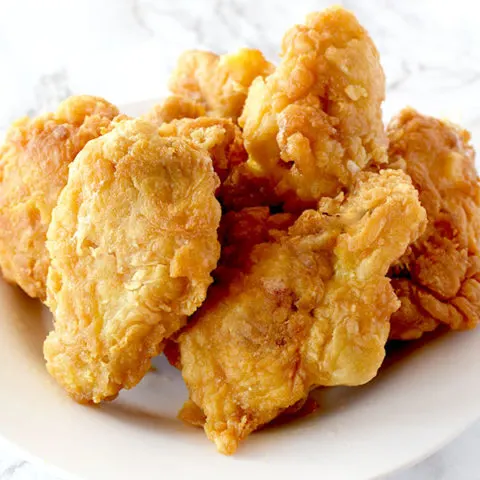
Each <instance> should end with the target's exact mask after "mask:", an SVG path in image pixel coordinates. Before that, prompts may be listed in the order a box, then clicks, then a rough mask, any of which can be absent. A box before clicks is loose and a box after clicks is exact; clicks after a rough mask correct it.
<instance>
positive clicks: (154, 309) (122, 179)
mask: <svg viewBox="0 0 480 480" xmlns="http://www.w3.org/2000/svg"><path fill="white" fill-rule="evenodd" d="M217 185H218V179H217V177H216V175H215V173H214V171H213V169H212V165H211V161H210V158H209V157H208V155H207V154H206V153H205V152H204V151H203V150H201V149H199V148H197V147H195V146H194V145H193V144H191V143H188V142H186V141H185V140H182V139H178V138H161V137H160V136H159V135H158V133H157V128H156V127H155V126H154V125H152V124H149V123H148V122H145V121H142V120H125V121H121V122H117V124H116V125H115V127H114V128H113V130H112V131H111V132H109V133H108V134H105V135H104V136H103V137H101V138H99V139H97V140H95V141H92V142H89V143H88V144H87V145H86V147H85V148H84V149H83V150H82V152H81V153H80V154H79V155H78V156H77V158H76V159H75V161H74V162H73V163H72V165H71V168H70V175H69V179H68V183H67V186H66V187H65V188H64V190H63V191H62V193H61V195H60V197H59V199H58V204H57V206H56V208H55V210H54V211H53V215H52V222H51V224H50V228H49V230H48V241H47V247H48V250H49V253H50V255H51V258H52V262H51V266H50V269H49V273H48V280H47V286H48V297H47V304H48V306H49V307H50V309H51V310H52V312H53V314H54V316H55V330H54V331H53V332H52V333H51V334H50V335H49V336H48V338H47V340H46V342H45V347H44V352H45V358H46V360H47V368H48V370H49V372H50V373H51V374H52V375H53V376H54V377H55V378H56V380H57V381H58V382H59V383H60V384H61V385H62V386H63V387H64V388H65V389H66V390H67V392H68V393H69V394H70V395H71V396H72V397H73V398H75V399H76V400H77V401H80V402H87V401H93V402H100V401H101V400H104V399H109V398H112V397H114V396H115V395H116V394H117V393H118V392H119V390H120V389H121V388H131V387H133V386H134V385H136V384H137V383H138V382H139V381H140V380H141V378H142V377H143V375H144V374H145V373H146V372H147V371H148V369H149V367H150V360H151V358H152V357H153V356H155V355H157V354H158V353H160V352H161V350H162V348H163V341H164V340H165V339H166V338H168V337H169V336H170V335H172V334H173V333H174V332H175V331H176V330H178V329H179V328H180V327H182V326H183V325H184V324H185V322H186V319H187V316H188V315H191V314H192V313H193V312H194V311H195V310H196V308H197V307H198V306H199V305H201V303H202V302H203V300H204V299H205V296H206V291H207V288H208V286H209V284H210V283H211V281H212V279H211V276H210V273H211V271H212V270H213V269H214V268H215V266H216V263H217V260H218V257H219V254H220V246H219V244H218V241H217V228H218V224H219V221H220V206H219V204H218V202H217V200H216V199H215V196H214V192H215V189H216V187H217Z"/></svg>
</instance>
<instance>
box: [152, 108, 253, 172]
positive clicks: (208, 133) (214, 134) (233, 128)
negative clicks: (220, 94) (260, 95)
mask: <svg viewBox="0 0 480 480" xmlns="http://www.w3.org/2000/svg"><path fill="white" fill-rule="evenodd" d="M158 132H159V134H160V135H161V136H162V137H184V138H187V139H188V140H190V141H192V142H193V143H195V144H196V145H198V146H199V147H200V148H203V149H205V150H206V151H207V152H208V153H209V155H210V156H211V158H212V162H213V168H214V170H215V172H216V173H217V175H218V176H219V177H220V180H222V181H223V180H225V179H226V178H227V176H228V175H229V173H230V172H231V171H232V170H233V169H234V168H235V167H236V166H237V165H240V164H241V163H244V162H246V161H247V152H246V151H245V148H244V146H243V139H242V132H241V131H240V128H239V127H238V126H237V125H236V124H235V123H233V122H232V120H230V119H227V118H214V117H200V118H196V119H190V118H182V119H179V120H173V121H172V122H170V123H164V124H162V125H161V126H160V128H159V130H158Z"/></svg>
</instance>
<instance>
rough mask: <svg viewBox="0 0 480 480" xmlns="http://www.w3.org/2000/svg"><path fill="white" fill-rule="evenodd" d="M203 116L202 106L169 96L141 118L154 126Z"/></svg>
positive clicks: (191, 101) (188, 99)
mask: <svg viewBox="0 0 480 480" xmlns="http://www.w3.org/2000/svg"><path fill="white" fill-rule="evenodd" d="M204 115H205V108H204V107H203V105H201V104H199V103H197V102H195V101H194V100H192V99H190V98H187V97H182V96H180V95H170V96H169V97H167V98H166V99H165V100H164V101H163V102H162V103H159V104H157V105H154V106H153V107H152V108H151V109H150V110H149V111H148V112H147V113H146V114H145V115H144V116H143V118H144V119H145V120H147V121H148V122H151V123H154V124H155V125H159V126H160V125H162V124H163V123H168V122H171V121H172V120H178V119H181V118H198V117H202V116H204Z"/></svg>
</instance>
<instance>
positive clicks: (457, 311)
mask: <svg viewBox="0 0 480 480" xmlns="http://www.w3.org/2000/svg"><path fill="white" fill-rule="evenodd" d="M388 135H389V139H390V148H389V155H390V162H391V163H392V164H393V165H397V166H399V167H401V168H403V169H404V170H405V171H406V172H407V173H408V174H409V175H410V176H411V177H412V181H413V184H414V185H415V187H416V188H417V189H418V191H419V194H420V201H421V203H422V205H423V206H424V207H425V209H426V211H427V215H428V226H427V229H426V231H425V233H424V234H423V235H422V237H420V238H419V239H418V240H417V241H416V242H415V243H414V244H413V245H412V246H411V248H410V249H409V251H408V253H407V254H406V255H405V256H404V257H402V259H400V261H399V263H398V265H396V266H395V268H393V269H392V271H391V277H392V284H393V286H394V288H395V292H396V294H397V295H398V297H399V298H400V300H401V302H402V306H401V308H400V309H399V310H398V312H396V313H395V314H394V315H393V316H392V319H391V324H392V329H391V333H390V337H391V338H393V339H403V340H411V339H415V338H419V337H420V336H422V335H423V333H425V332H430V331H432V330H435V329H436V328H437V327H438V326H440V325H444V326H448V327H449V328H451V329H453V330H462V329H470V328H474V327H475V326H477V325H478V323H479V322H480V255H479V254H480V250H479V247H480V183H479V178H478V175H477V172H476V170H475V152H474V150H473V147H472V145H471V144H470V142H469V140H470V134H469V133H468V132H467V131H466V130H463V129H462V128H460V127H458V126H456V125H453V124H451V123H448V122H444V121H440V120H437V119H435V118H432V117H428V116H425V115H421V114H420V113H418V112H416V111H415V110H413V109H411V108H407V109H405V110H403V111H402V112H400V114H399V115H398V116H397V117H396V118H395V119H394V120H392V122H391V124H390V125H389V128H388Z"/></svg>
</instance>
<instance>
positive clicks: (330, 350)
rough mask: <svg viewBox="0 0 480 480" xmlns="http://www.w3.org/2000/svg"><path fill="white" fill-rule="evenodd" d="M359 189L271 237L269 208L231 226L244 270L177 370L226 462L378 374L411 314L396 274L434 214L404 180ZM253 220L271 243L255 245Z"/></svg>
mask: <svg viewBox="0 0 480 480" xmlns="http://www.w3.org/2000/svg"><path fill="white" fill-rule="evenodd" d="M358 181H359V184H358V186H357V188H355V190H354V191H353V193H352V194H351V195H350V196H349V197H348V198H347V199H346V200H343V201H342V200H341V199H338V200H337V201H335V202H329V203H328V205H325V206H324V207H325V208H326V211H314V210H308V211H305V212H304V213H303V214H302V215H301V216H300V217H299V218H298V220H297V221H296V222H295V223H294V224H293V226H291V227H290V228H289V229H288V232H286V231H285V230H284V227H285V223H286V222H287V225H288V222H290V221H291V218H289V217H288V216H287V217H282V218H281V219H280V221H278V222H277V221H274V222H273V224H274V225H277V224H278V225H279V226H280V228H275V227H274V226H273V227H270V226H268V225H269V223H271V222H269V220H268V217H267V215H268V212H266V211H265V210H262V209H256V210H255V209H252V210H250V211H247V212H240V213H230V214H229V215H230V216H231V222H230V223H231V225H229V222H225V223H224V225H225V227H226V231H225V230H224V231H221V235H222V238H223V241H224V244H225V246H224V249H225V248H228V247H227V245H228V244H229V243H231V242H232V240H233V244H234V245H233V248H234V249H235V243H236V242H240V244H242V242H243V245H244V247H243V248H245V249H246V251H247V254H246V255H245V258H241V259H240V261H239V262H237V261H236V257H240V253H238V254H235V250H234V255H232V256H231V257H233V258H230V260H229V261H227V263H230V265H227V266H230V267H231V268H230V269H229V270H228V275H224V276H220V277H219V280H220V281H219V282H218V283H217V284H216V285H214V286H213V287H212V288H211V289H210V290H209V297H208V299H207V300H206V302H205V304H204V305H203V306H202V307H201V309H200V310H199V311H198V312H197V313H196V314H195V315H194V317H193V320H192V322H191V324H189V326H188V327H187V328H186V330H185V331H184V332H183V333H182V334H181V335H180V337H179V339H178V343H179V349H180V359H181V361H180V362H177V363H180V364H181V366H182V373H183V377H184V379H185V382H186V383H187V386H188V388H189V391H190V399H191V400H192V401H193V402H195V404H197V405H198V406H199V407H200V408H201V410H202V411H203V413H204V415H205V417H206V422H205V431H206V433H207V436H208V437H209V438H210V439H211V440H212V441H214V442H215V443H216V445H217V448H218V449H219V451H221V452H222V453H227V454H231V453H233V452H234V451H235V450H236V448H237V445H238V442H239V441H241V440H242V439H244V438H245V437H246V436H247V435H248V434H249V433H251V432H252V431H253V430H255V429H257V428H258V427H260V426H261V425H263V424H265V423H267V422H269V421H271V420H272V419H274V418H275V417H276V416H277V415H279V414H280V413H281V412H283V411H285V410H286V409H288V408H289V407H291V406H293V405H295V404H296V403H298V402H301V401H302V400H305V398H306V396H307V395H308V392H309V391H310V389H311V388H313V387H315V386H318V385H325V386H333V385H358V384H362V383H365V382H367V381H369V380H370V379H371V378H372V377H373V376H375V374H376V372H377V369H378V367H379V366H380V364H381V362H382V360H383V357H384V344H385V342H386V340H387V337H388V331H389V318H390V315H391V314H392V312H394V311H395V310H396V309H397V308H398V306H399V302H398V300H397V299H396V297H395V295H394V293H393V289H392V287H391V286H390V282H389V280H388V279H387V278H386V277H385V275H386V273H387V270H388V268H389V267H390V265H391V263H392V262H394V261H395V260H397V259H398V258H399V257H400V256H401V255H402V254H403V253H404V252H405V250H406V248H407V246H408V245H409V244H410V243H411V242H412V241H413V240H415V239H416V238H417V237H418V235H419V234H420V233H421V232H422V231H423V229H424V226H425V211H424V209H423V208H422V207H421V206H420V203H419V201H418V193H417V192H416V190H415V189H414V188H413V186H412V185H411V181H410V179H409V178H408V176H407V175H405V174H404V173H403V172H400V171H393V170H385V171H383V172H381V173H380V174H373V173H371V174H362V175H360V176H359V177H358ZM327 207H328V209H327ZM271 218H272V219H275V216H273V217H271ZM235 220H237V222H238V228H234V227H235V226H236V222H235ZM242 222H246V223H244V225H245V224H247V225H250V226H251V225H252V224H253V226H254V227H255V228H254V229H253V231H252V237H253V238H254V239H257V238H258V239H260V240H262V241H263V243H260V244H257V245H254V246H253V247H252V246H251V245H250V244H249V241H248V238H247V236H246V234H245V233H242V230H243V229H242ZM265 225H267V227H265ZM225 227H224V228H225ZM265 236H267V237H268V238H267V239H266V240H263V238H265ZM238 248H239V247H237V250H238ZM241 248H242V247H240V250H241ZM227 259H228V256H227ZM187 410H188V411H192V409H191V408H188V409H187ZM187 416H188V415H184V418H185V417H187ZM194 417H195V418H196V419H198V418H199V416H198V415H195V416H194Z"/></svg>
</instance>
